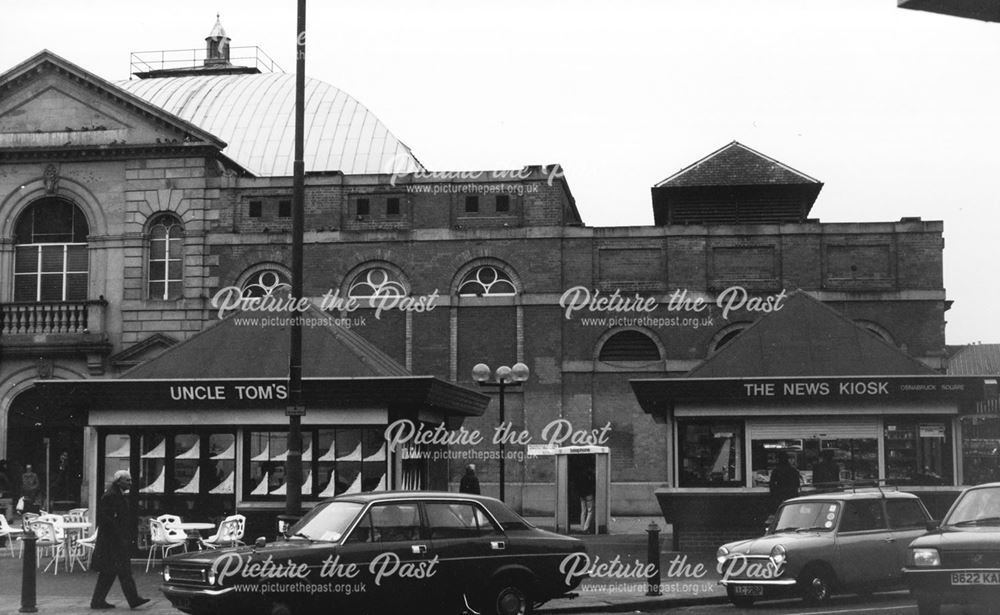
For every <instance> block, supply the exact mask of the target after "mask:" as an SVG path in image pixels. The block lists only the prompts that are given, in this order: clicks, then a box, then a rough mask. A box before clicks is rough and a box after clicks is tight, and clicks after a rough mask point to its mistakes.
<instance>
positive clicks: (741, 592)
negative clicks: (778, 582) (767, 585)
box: [733, 585, 764, 596]
mask: <svg viewBox="0 0 1000 615" xmlns="http://www.w3.org/2000/svg"><path fill="white" fill-rule="evenodd" d="M733 595H734V596H763V595H764V586H763V585H733Z"/></svg>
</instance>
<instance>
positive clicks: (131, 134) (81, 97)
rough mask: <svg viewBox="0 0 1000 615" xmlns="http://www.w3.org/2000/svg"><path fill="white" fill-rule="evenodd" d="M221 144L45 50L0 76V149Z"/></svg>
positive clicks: (200, 131)
mask: <svg viewBox="0 0 1000 615" xmlns="http://www.w3.org/2000/svg"><path fill="white" fill-rule="evenodd" d="M173 143H184V144H187V143H195V144H198V143H201V144H210V145H214V146H216V147H219V149H222V148H223V147H225V143H223V142H222V141H220V140H219V139H218V138H216V137H215V136H213V135H211V134H209V133H207V132H205V131H203V130H202V129H200V128H198V127H197V126H195V125H193V124H191V123H190V122H187V121H185V120H183V119H181V118H179V117H177V116H175V115H173V114H171V113H168V112H167V111H164V110H163V109H161V108H159V107H157V106H155V105H151V104H149V103H148V102H146V101H144V100H142V99H140V98H138V97H135V96H133V95H132V94H130V93H128V92H126V91H124V90H122V89H121V88H119V87H117V86H115V85H113V84H111V83H109V82H107V81H104V80H103V79H101V78H99V77H97V76H96V75H93V74H91V73H89V72H87V71H85V70H83V69H81V68H79V67H77V66H76V65H74V64H71V63H70V62H67V61H66V60H63V59H62V58H60V57H59V56H56V55H55V54H52V53H51V52H47V51H43V52H41V53H39V54H37V55H35V56H34V57H32V58H30V59H29V60H27V61H25V62H24V63H22V64H21V65H19V66H17V67H15V68H13V69H11V70H10V71H8V72H6V73H4V74H2V75H0V148H26V147H31V148H39V147H42V148H48V147H68V146H73V147H81V146H84V147H85V146H114V145H123V144H128V145H160V144H173Z"/></svg>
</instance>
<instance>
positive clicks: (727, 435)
mask: <svg viewBox="0 0 1000 615" xmlns="http://www.w3.org/2000/svg"><path fill="white" fill-rule="evenodd" d="M678 429H679V438H680V486H681V487H742V486H743V484H744V482H745V480H744V476H743V465H744V463H745V458H744V453H743V423H742V422H741V421H740V422H735V421H734V422H720V423H714V422H706V421H690V422H686V421H685V422H682V423H680V424H679V425H678Z"/></svg>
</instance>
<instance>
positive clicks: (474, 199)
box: [465, 195, 479, 214]
mask: <svg viewBox="0 0 1000 615" xmlns="http://www.w3.org/2000/svg"><path fill="white" fill-rule="evenodd" d="M465 213H467V214H477V213H479V197H478V196H476V195H471V196H467V197H465Z"/></svg>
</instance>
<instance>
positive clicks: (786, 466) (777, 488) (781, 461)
mask: <svg viewBox="0 0 1000 615" xmlns="http://www.w3.org/2000/svg"><path fill="white" fill-rule="evenodd" d="M801 484H802V476H801V475H799V471H798V470H796V469H795V468H793V467H792V464H791V463H789V461H788V453H786V452H784V451H782V452H780V453H778V465H776V466H775V467H774V469H773V470H771V481H770V484H769V485H768V486H769V487H770V490H771V499H772V502H773V503H774V506H775V507H777V506H778V505H779V504H781V503H782V502H784V501H785V500H787V499H788V498H794V497H795V496H797V495H798V494H799V485H801Z"/></svg>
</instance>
